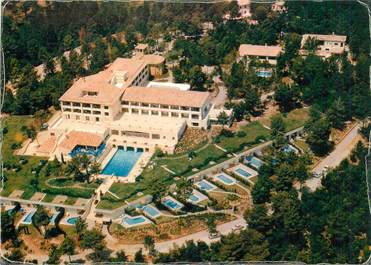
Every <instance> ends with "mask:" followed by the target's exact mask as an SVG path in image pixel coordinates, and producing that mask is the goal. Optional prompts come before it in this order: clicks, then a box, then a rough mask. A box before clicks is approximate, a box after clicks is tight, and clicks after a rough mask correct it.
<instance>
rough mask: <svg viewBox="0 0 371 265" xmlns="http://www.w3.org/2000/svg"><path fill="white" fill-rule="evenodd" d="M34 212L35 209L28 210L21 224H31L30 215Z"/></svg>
mask: <svg viewBox="0 0 371 265" xmlns="http://www.w3.org/2000/svg"><path fill="white" fill-rule="evenodd" d="M34 214H35V211H32V212H29V213H28V214H27V216H26V217H25V218H24V219H23V221H22V223H23V224H27V225H29V224H31V223H32V216H33V215H34Z"/></svg>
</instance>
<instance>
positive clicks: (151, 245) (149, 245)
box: [144, 236, 155, 255]
mask: <svg viewBox="0 0 371 265" xmlns="http://www.w3.org/2000/svg"><path fill="white" fill-rule="evenodd" d="M144 248H145V249H146V250H147V251H148V253H149V255H153V254H154V253H155V240H154V239H153V237H151V236H145V237H144Z"/></svg>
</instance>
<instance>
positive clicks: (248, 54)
mask: <svg viewBox="0 0 371 265" xmlns="http://www.w3.org/2000/svg"><path fill="white" fill-rule="evenodd" d="M281 52H282V48H281V47H280V46H278V45H277V46H268V45H253V44H241V45H240V48H239V49H238V55H239V59H242V58H246V59H247V61H250V60H251V59H252V58H257V59H258V60H259V61H261V62H268V63H269V64H271V65H276V64H277V57H278V56H279V55H280V54H281Z"/></svg>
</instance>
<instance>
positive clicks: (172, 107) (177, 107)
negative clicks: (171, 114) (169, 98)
mask: <svg viewBox="0 0 371 265" xmlns="http://www.w3.org/2000/svg"><path fill="white" fill-rule="evenodd" d="M170 108H171V109H175V110H178V109H179V106H171V107H170Z"/></svg>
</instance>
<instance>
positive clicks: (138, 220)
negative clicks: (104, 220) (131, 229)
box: [122, 216, 146, 225]
mask: <svg viewBox="0 0 371 265" xmlns="http://www.w3.org/2000/svg"><path fill="white" fill-rule="evenodd" d="M122 221H123V222H124V223H125V224H127V225H138V224H142V223H145V222H146V219H145V218H144V217H143V216H137V217H130V216H125V217H124V218H123V219H122Z"/></svg>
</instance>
